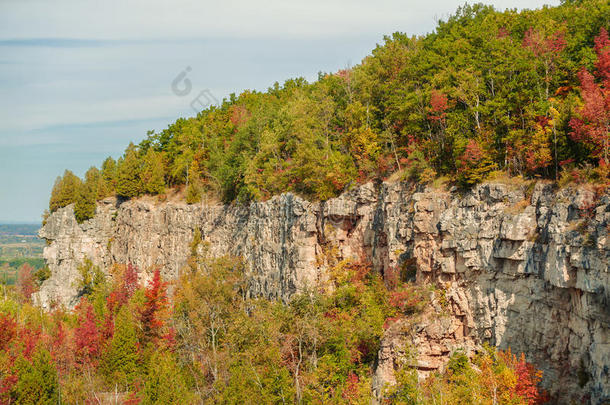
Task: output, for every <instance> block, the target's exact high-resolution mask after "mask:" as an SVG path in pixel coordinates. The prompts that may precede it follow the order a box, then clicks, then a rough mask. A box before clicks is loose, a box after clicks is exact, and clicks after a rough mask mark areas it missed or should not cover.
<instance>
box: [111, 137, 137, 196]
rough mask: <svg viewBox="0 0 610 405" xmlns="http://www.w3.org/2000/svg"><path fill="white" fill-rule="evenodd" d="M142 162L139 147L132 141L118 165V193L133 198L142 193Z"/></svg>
mask: <svg viewBox="0 0 610 405" xmlns="http://www.w3.org/2000/svg"><path fill="white" fill-rule="evenodd" d="M141 163H142V162H141V159H140V157H139V156H138V150H137V147H136V146H135V145H134V144H133V143H130V144H129V146H128V147H127V149H126V150H125V154H124V155H123V157H122V158H121V159H119V163H118V167H117V186H116V193H117V195H118V196H119V197H122V198H133V197H137V196H139V195H140V194H141V193H142V181H141V178H140V172H141Z"/></svg>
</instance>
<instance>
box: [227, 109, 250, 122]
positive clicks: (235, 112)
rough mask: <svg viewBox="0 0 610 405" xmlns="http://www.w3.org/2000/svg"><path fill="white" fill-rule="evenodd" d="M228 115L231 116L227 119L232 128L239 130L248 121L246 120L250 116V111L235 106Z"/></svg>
mask: <svg viewBox="0 0 610 405" xmlns="http://www.w3.org/2000/svg"><path fill="white" fill-rule="evenodd" d="M230 114H231V116H230V117H229V120H230V121H231V123H232V124H233V126H235V127H236V128H239V127H241V126H242V125H243V124H244V123H246V122H247V121H248V118H250V115H251V114H250V111H248V109H247V108H246V107H244V106H241V105H236V106H233V107H231V109H230Z"/></svg>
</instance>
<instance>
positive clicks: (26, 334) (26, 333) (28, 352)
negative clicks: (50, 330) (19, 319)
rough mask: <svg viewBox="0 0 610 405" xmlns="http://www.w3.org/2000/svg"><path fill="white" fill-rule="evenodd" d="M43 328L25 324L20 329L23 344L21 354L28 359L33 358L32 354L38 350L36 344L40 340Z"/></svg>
mask: <svg viewBox="0 0 610 405" xmlns="http://www.w3.org/2000/svg"><path fill="white" fill-rule="evenodd" d="M41 335H42V333H41V330H40V328H39V327H35V326H33V325H24V326H23V327H22V328H21V330H20V331H19V338H20V339H19V340H20V342H21V344H22V350H21V354H23V357H25V358H26V359H28V360H31V359H32V355H33V354H34V352H35V351H36V346H38V342H40V338H41Z"/></svg>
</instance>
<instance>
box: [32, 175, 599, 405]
mask: <svg viewBox="0 0 610 405" xmlns="http://www.w3.org/2000/svg"><path fill="white" fill-rule="evenodd" d="M195 229H199V231H200V232H201V235H202V239H203V241H205V242H207V243H206V245H207V246H209V249H210V253H212V254H215V255H222V254H226V253H231V254H234V255H239V256H242V257H243V258H244V260H245V263H246V268H247V272H248V274H249V280H250V292H251V293H252V294H254V295H264V296H268V297H272V298H279V299H287V298H289V297H290V296H291V295H292V294H294V293H295V292H297V291H301V290H303V289H305V288H306V287H307V286H314V285H316V284H317V283H320V282H323V281H324V280H325V279H326V277H327V274H328V272H327V266H328V265H327V263H326V260H325V257H326V255H325V253H328V252H329V249H332V252H333V254H334V255H338V256H339V257H340V258H348V257H354V258H356V257H364V258H366V259H367V260H370V262H371V263H373V265H374V267H375V269H376V270H378V271H380V272H382V274H384V275H385V277H386V278H387V277H389V275H391V274H396V272H397V271H398V269H403V270H405V269H407V270H408V268H410V267H412V268H413V269H416V277H417V280H418V282H434V283H437V284H438V285H439V286H441V287H442V289H443V290H444V291H445V292H446V293H445V295H446V300H447V303H448V305H449V308H450V310H449V311H448V313H445V314H444V315H443V314H440V313H439V314H438V316H437V315H434V314H435V312H434V311H433V310H430V311H428V312H429V314H428V316H426V317H424V318H423V320H422V321H421V322H420V324H418V325H415V326H413V325H411V326H409V327H410V328H411V329H413V330H410V331H406V329H408V328H407V327H406V326H405V327H401V326H400V325H397V326H393V327H391V328H390V329H388V331H387V333H386V337H385V338H384V340H383V342H382V347H381V350H380V356H379V358H380V360H379V365H378V369H377V372H376V376H375V381H376V385H377V387H381V386H382V385H383V384H385V383H392V381H393V371H394V368H395V367H396V365H397V364H398V363H400V356H401V350H402V349H401V348H400V346H401V344H403V343H405V341H409V342H410V343H411V344H413V345H415V347H416V349H417V351H418V356H419V360H418V364H417V367H418V369H419V371H420V373H421V374H424V375H425V374H426V373H427V372H429V371H433V370H436V369H438V368H442V367H443V366H444V364H445V363H446V359H447V357H448V355H449V354H450V352H451V351H452V350H455V349H456V348H457V347H463V348H465V349H467V350H470V349H473V348H476V347H477V345H480V344H481V343H483V342H489V343H490V344H493V345H496V346H498V347H499V348H501V349H507V348H509V347H510V348H511V350H512V351H513V352H524V353H525V354H526V357H527V359H528V360H529V361H531V362H534V363H535V364H536V365H537V366H538V367H539V368H541V369H542V370H543V371H544V384H545V385H546V387H547V388H548V389H549V390H550V391H551V393H553V394H554V395H555V396H556V398H559V399H560V400H561V402H564V401H565V402H568V401H569V400H577V401H580V400H581V399H582V398H583V397H585V398H586V397H590V398H591V402H592V403H603V401H606V400H610V377H609V376H610V333H609V330H610V329H609V327H610V283H609V272H608V258H609V256H610V241H609V238H608V233H609V231H610V195H608V194H605V195H602V196H596V195H595V194H594V193H593V192H592V191H589V190H587V189H585V188H580V189H566V190H561V191H556V190H554V189H553V187H552V185H550V184H545V183H538V184H537V185H536V186H535V187H534V188H533V189H531V188H529V189H528V188H527V187H525V186H524V187H517V186H511V185H504V184H498V183H488V184H482V185H479V186H477V187H475V188H474V189H473V190H472V191H470V192H468V193H463V194H460V193H458V192H457V191H453V192H450V191H444V190H436V189H431V188H427V189H423V188H420V189H414V188H413V187H412V186H410V185H407V184H403V183H382V184H377V185H374V184H372V183H369V184H366V185H364V186H361V187H358V188H355V189H353V190H351V191H349V192H346V193H345V194H343V195H341V196H340V197H338V198H334V199H331V200H329V201H326V202H323V203H320V202H308V201H306V200H304V199H302V198H300V197H298V196H295V195H293V194H282V195H280V196H276V197H274V198H272V199H270V200H268V201H265V202H259V203H251V204H250V205H249V206H234V205H232V206H222V205H208V204H205V203H202V204H198V205H187V204H185V203H172V202H165V203H156V202H152V200H151V201H147V200H135V201H128V202H124V203H122V204H118V203H117V201H116V200H114V199H107V200H104V201H102V202H101V203H99V204H98V207H97V212H96V215H95V217H94V218H93V219H91V220H89V221H86V222H84V223H83V224H80V225H79V224H77V222H76V220H75V219H74V214H73V209H72V207H71V206H69V207H66V208H62V209H60V210H58V211H57V212H55V213H53V214H52V215H51V216H50V217H49V218H48V220H47V223H46V225H45V226H44V227H43V228H42V230H41V231H40V235H41V237H43V238H45V239H46V240H47V241H48V242H49V245H48V246H47V247H46V248H45V251H44V257H45V260H46V262H47V264H48V266H49V268H50V270H51V273H52V275H51V277H50V278H49V279H48V280H46V281H45V282H44V284H43V286H42V287H41V290H40V292H39V294H38V296H37V300H38V302H39V303H40V304H41V305H43V306H45V307H48V306H50V305H51V303H52V302H59V303H63V304H65V305H73V304H74V303H75V299H76V296H77V291H76V286H75V280H76V279H77V277H78V270H77V266H78V264H79V263H81V262H82V261H83V259H84V258H85V257H88V258H89V259H91V260H92V261H93V262H94V263H95V264H98V265H100V266H101V267H102V268H104V269H106V268H109V267H110V266H111V265H112V264H114V263H128V262H131V263H133V264H134V265H136V266H137V267H138V268H139V269H140V271H141V275H142V278H143V279H147V278H148V277H149V276H150V272H151V271H152V270H153V269H154V268H156V267H158V268H160V269H161V271H162V274H163V275H164V276H165V277H166V278H170V279H171V278H176V277H177V276H178V275H179V274H180V271H181V269H182V268H183V266H184V265H185V264H186V261H187V259H188V257H189V255H190V245H191V241H192V239H193V234H194V231H195ZM437 312H438V311H437ZM445 312H447V311H445ZM401 342H402V343H401Z"/></svg>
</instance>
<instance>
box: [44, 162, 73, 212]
mask: <svg viewBox="0 0 610 405" xmlns="http://www.w3.org/2000/svg"><path fill="white" fill-rule="evenodd" d="M80 184H81V180H80V179H79V178H78V177H77V176H76V175H75V174H74V173H72V172H71V171H70V170H66V171H65V172H64V175H63V176H62V177H58V178H57V180H55V184H54V185H53V190H52V191H51V198H50V199H49V210H50V211H51V212H55V211H57V210H58V209H59V208H63V207H66V206H68V205H70V204H72V203H73V202H74V201H75V200H76V195H77V192H78V189H79V187H80Z"/></svg>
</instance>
